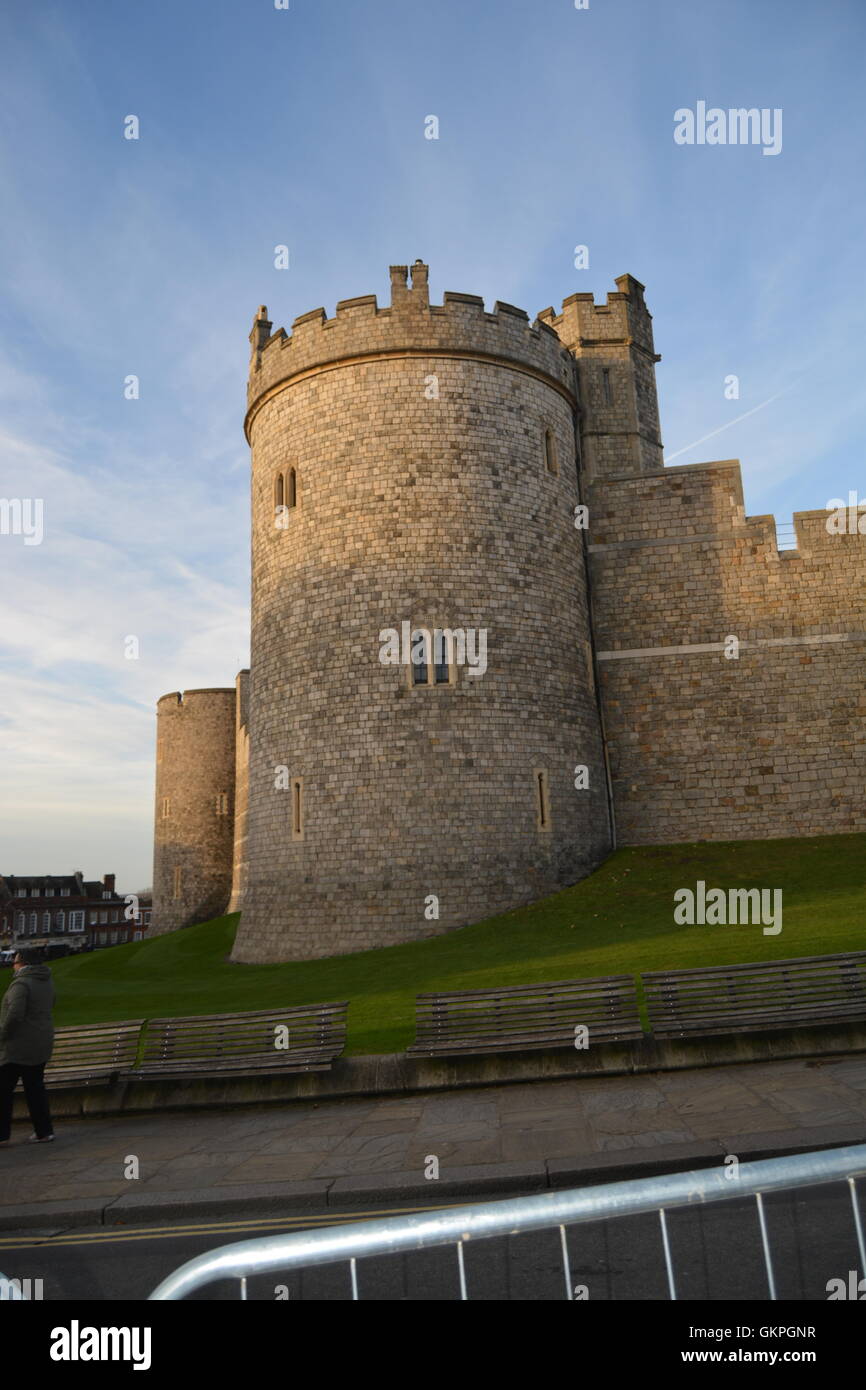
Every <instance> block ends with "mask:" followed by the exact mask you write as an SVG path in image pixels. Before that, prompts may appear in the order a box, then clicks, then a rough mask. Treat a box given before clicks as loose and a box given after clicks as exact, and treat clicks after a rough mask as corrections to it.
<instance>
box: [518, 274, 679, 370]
mask: <svg viewBox="0 0 866 1390" xmlns="http://www.w3.org/2000/svg"><path fill="white" fill-rule="evenodd" d="M615 283H616V286H617V288H616V290H615V291H613V290H612V291H610V293H609V294H608V296H607V300H606V302H605V303H604V304H597V303H596V302H595V296H594V295H593V294H583V293H581V294H571V295H569V296H568V298H567V299H564V300H563V301H562V310H561V312H560V313H559V314H557V313H556V312H555V310H554V309H553V308H548V309H543V310H542V311H541V313H540V314H539V315H538V318H539V321H540V322H541V323H543V324H545V326H547V327H549V328H551V329H552V330H553V331H554V332H555V333H556V335H557V337H558V338H559V339H560V341H561V342H562V343H563V344H564V345H565V346H566V347H568V348H570V349H571V351H572V352H574V353H575V354H576V355H578V356H580V355H582V353H583V352H586V351H587V350H591V349H593V348H596V349H598V348H601V349H604V348H608V347H612V346H614V345H619V346H626V347H637V348H639V349H642V350H643V351H644V352H647V353H649V354H650V356H651V357H652V358H653V361H655V362H658V361H660V360H661V359H660V358H659V357H658V356H657V355H656V353H655V349H654V347H653V334H652V314H651V313H650V312H649V310H648V309H647V307H646V302H645V300H644V286H643V285H642V284H641V282H640V281H639V280H636V279H635V278H634V276H633V275H619V276H618V277H617V279H616V282H615Z"/></svg>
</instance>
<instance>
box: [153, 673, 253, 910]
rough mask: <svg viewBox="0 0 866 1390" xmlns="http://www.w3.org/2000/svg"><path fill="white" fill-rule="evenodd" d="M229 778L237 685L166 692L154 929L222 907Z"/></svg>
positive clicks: (230, 830)
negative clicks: (167, 693)
mask: <svg viewBox="0 0 866 1390" xmlns="http://www.w3.org/2000/svg"><path fill="white" fill-rule="evenodd" d="M234 783H235V691H234V689H225V690H223V689H214V690H187V691H186V692H185V693H184V694H183V695H181V694H179V693H178V692H177V691H175V692H174V693H173V694H171V695H163V697H162V699H161V700H159V701H158V703H157V711H156V807H155V833H154V852H153V925H152V927H151V932H152V933H153V934H154V935H159V934H160V933H161V932H168V931H174V930H175V929H176V928H177V927H185V926H189V925H190V924H191V923H193V922H204V921H206V920H207V919H208V918H209V917H216V916H219V915H220V913H222V912H225V911H226V907H227V905H228V901H229V897H230V895H231V887H232V847H233V840H234Z"/></svg>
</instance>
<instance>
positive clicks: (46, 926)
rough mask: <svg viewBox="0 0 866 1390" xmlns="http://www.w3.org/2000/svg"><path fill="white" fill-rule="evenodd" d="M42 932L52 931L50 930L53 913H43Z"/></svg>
mask: <svg viewBox="0 0 866 1390" xmlns="http://www.w3.org/2000/svg"><path fill="white" fill-rule="evenodd" d="M42 930H43V931H50V930H51V913H50V912H43V914H42Z"/></svg>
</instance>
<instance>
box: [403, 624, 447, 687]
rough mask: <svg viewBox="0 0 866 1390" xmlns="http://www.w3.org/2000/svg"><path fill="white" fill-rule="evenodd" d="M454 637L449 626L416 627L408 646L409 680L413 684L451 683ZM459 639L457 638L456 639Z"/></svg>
mask: <svg viewBox="0 0 866 1390" xmlns="http://www.w3.org/2000/svg"><path fill="white" fill-rule="evenodd" d="M454 640H455V639H454V637H453V636H452V632H451V629H450V628H434V629H433V630H432V632H431V631H430V630H429V629H427V628H421V627H419V628H416V629H415V631H414V632H413V633H412V644H411V648H410V655H411V665H410V667H409V670H410V672H411V676H410V680H411V684H412V685H413V686H414V685H451V684H452V683H453V680H454V674H455V665H454ZM458 640H459V639H458Z"/></svg>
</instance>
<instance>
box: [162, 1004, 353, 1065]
mask: <svg viewBox="0 0 866 1390" xmlns="http://www.w3.org/2000/svg"><path fill="white" fill-rule="evenodd" d="M347 1010H348V1003H345V1002H344V1003H325V1004H300V1005H292V1006H290V1007H287V1008H281V1007H276V1008H272V1009H255V1010H250V1011H248V1012H246V1013H237V1014H194V1015H190V1016H189V1017H185V1018H159V1019H150V1020H149V1022H148V1024H147V1026H146V1029H145V1036H144V1047H143V1054H142V1063H141V1066H140V1067H139V1068H138V1069H137V1071H136V1073H135V1075H137V1076H139V1075H140V1076H143V1077H151V1076H153V1077H156V1076H173V1077H176V1078H177V1077H181V1076H183V1077H189V1078H196V1077H207V1076H209V1075H217V1076H225V1075H242V1074H249V1075H261V1074H263V1073H267V1072H271V1073H284V1072H292V1071H326V1070H327V1069H328V1068H329V1067H330V1066H331V1064H332V1063H333V1062H334V1060H335V1059H336V1058H337V1057H339V1055H340V1053H341V1052H342V1051H343V1048H344V1047H345V1042H346V1014H347ZM278 1027H286V1028H287V1029H288V1047H287V1048H285V1049H277V1048H276V1047H275V1046H274V1038H275V1030H276V1029H277V1028H278Z"/></svg>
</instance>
